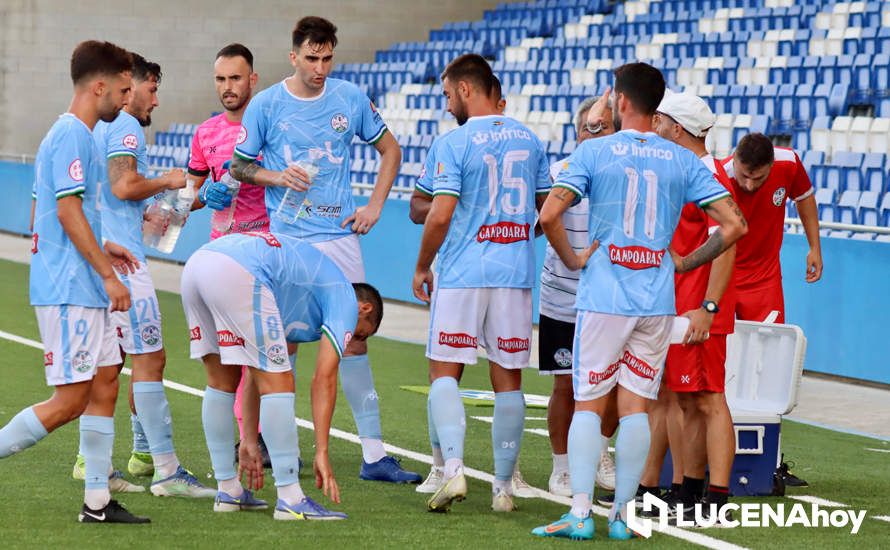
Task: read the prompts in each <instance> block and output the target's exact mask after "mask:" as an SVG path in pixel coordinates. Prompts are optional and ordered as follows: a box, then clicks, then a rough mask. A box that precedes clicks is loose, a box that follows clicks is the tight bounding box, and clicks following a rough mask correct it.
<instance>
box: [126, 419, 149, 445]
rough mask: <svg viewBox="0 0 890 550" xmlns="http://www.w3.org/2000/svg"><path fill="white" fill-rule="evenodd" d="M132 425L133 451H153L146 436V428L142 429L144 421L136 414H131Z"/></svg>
mask: <svg viewBox="0 0 890 550" xmlns="http://www.w3.org/2000/svg"><path fill="white" fill-rule="evenodd" d="M130 425H131V426H132V428H133V452H134V453H146V454H148V453H151V448H149V446H148V438H147V437H145V430H143V429H142V423H141V422H139V417H138V416H137V415H135V414H131V415H130Z"/></svg>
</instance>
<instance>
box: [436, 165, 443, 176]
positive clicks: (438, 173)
mask: <svg viewBox="0 0 890 550" xmlns="http://www.w3.org/2000/svg"><path fill="white" fill-rule="evenodd" d="M444 171H445V165H444V164H442V163H441V162H437V163H436V175H437V176H438V175H440V174H441V173H442V172H444Z"/></svg>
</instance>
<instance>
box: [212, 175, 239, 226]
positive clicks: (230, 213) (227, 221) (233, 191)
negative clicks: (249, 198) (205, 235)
mask: <svg viewBox="0 0 890 550" xmlns="http://www.w3.org/2000/svg"><path fill="white" fill-rule="evenodd" d="M230 162H231V161H228V160H227V161H226V162H225V163H224V164H223V166H222V167H223V170H225V171H226V172H225V174H223V175H222V177H221V178H220V179H219V181H220V183H223V184H225V186H226V187H228V188H229V194H230V195H232V204H230V205H229V206H227V207H226V208H224V209H222V210H220V211H218V212H214V213H213V217H212V218H211V221H210V228H211V230H212V231H213V232H214V233H215V234H216V236H218V237H222V236H223V235H227V234H229V233H231V232H232V229H234V221H235V204H236V203H237V202H238V191H239V190H240V189H241V182H240V181H238V180H236V179H235V178H234V177H232V173H231V172H229V164H230Z"/></svg>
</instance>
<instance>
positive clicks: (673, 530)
mask: <svg viewBox="0 0 890 550" xmlns="http://www.w3.org/2000/svg"><path fill="white" fill-rule="evenodd" d="M0 338H5V339H6V340H9V341H12V342H16V343H19V344H23V345H25V346H29V347H32V348H36V349H39V350H41V351H43V344H41V343H40V342H38V341H36V340H31V339H28V338H22V337H21V336H17V335H15V334H10V333H8V332H4V331H2V330H0ZM121 372H123V373H124V374H126V375H128V376H129V375H130V372H131V371H130V369H127V368H125V369H123V370H122V371H121ZM164 386H166V387H168V388H170V389H172V390H176V391H180V392H183V393H187V394H189V395H194V396H196V397H204V392H203V391H202V390H199V389H197V388H193V387H191V386H186V385H185V384H180V383H178V382H173V381H171V380H164ZM296 420H297V425H298V426H300V427H301V428H306V429H308V430H314V429H315V426H314V425H313V424H312V421H311V420H305V419H303V418H299V417H297V418H296ZM331 436H332V437H336V438H337V439H343V440H345V441H350V442H352V443H357V444H361V440H360V439H359V437H358V436H357V435H356V434H354V433H350V432H345V431H343V430H339V429H337V428H334V427H331ZM383 447H384V448H385V449H386V450H387V452H389V453H392V454H395V455H399V456H404V457H407V458H410V459H412V460H416V461H417V462H422V463H424V464H432V463H433V457H431V456H429V455H425V454H423V453H418V452H416V451H412V450H409V449H403V448H402V447H396V446H395V445H390V444H389V443H385V444H384V445H383ZM464 473H465V474H466V475H467V476H469V477H472V478H474V479H478V480H480V481H485V482H488V483H491V482H492V481H494V476H493V475H491V474H489V473H488V472H483V471H481V470H476V469H474V468H468V467H466V466H464ZM531 489H532V490H533V491H534V492H535V494H536V495H537V497H538V498H540V499H543V500H548V501H550V502H556V503H557V504H564V505H566V506H571V505H572V499H570V498H567V497H558V496H556V495H551V494H550V493H548V492H547V491H543V490H541V489H538V488H536V487H532V488H531ZM826 502H830V501H826ZM592 510H593V513H594V514H596V515H598V516H602V517H608V516H609V509H608V508H604V507H602V506H599V505H597V504H594V505H593V507H592ZM661 532H662V533H664V534H666V535H670V536H672V537H676V538H678V539H682V540H685V541H686V542H691V543H693V544H698V545H700V546H704V547H706V548H713V549H714V550H747V548H746V547H744V546H738V545H735V544H732V543H729V542H726V541H723V540H719V539H715V538H712V537H709V536H707V535H703V534H701V533H696V532H693V531H685V530H683V529H679V528H677V527H672V526H670V525H669V526H666V527H665V528H664V529H663V530H661ZM529 536H531V535H529Z"/></svg>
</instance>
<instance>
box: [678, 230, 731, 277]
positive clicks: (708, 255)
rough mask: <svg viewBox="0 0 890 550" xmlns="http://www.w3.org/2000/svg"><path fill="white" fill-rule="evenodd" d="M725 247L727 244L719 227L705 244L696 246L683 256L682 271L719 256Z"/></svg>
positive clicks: (689, 269)
mask: <svg viewBox="0 0 890 550" xmlns="http://www.w3.org/2000/svg"><path fill="white" fill-rule="evenodd" d="M725 248H726V245H725V242H724V240H723V234H722V233H721V232H720V229H717V231H714V232H713V233H712V234H711V236H710V237H709V238H708V240H707V241H705V244H703V245H701V246H700V247H698V248H696V249H695V250H693V251H692V252H691V253H690V254H689V255H688V256H686V257H684V258H683V260H682V261H681V264H682V265H681V267H682V269H681V270H680V271H681V272H682V273H685V272H687V271H692V270H693V269H695V268H697V267H699V266H702V265H704V264H706V263H709V262H711V261H712V260H714V258H716V257H717V256H719V255H720V254H721V253H722V252H723V250H724V249H725Z"/></svg>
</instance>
